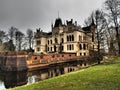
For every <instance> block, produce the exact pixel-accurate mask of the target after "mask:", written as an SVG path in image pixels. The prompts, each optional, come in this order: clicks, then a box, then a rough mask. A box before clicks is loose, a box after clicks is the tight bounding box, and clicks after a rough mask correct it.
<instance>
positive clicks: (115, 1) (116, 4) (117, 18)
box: [104, 0, 120, 55]
mask: <svg viewBox="0 0 120 90" xmlns="http://www.w3.org/2000/svg"><path fill="white" fill-rule="evenodd" d="M104 5H105V9H106V10H107V11H108V13H107V15H108V17H109V19H110V20H111V21H112V23H113V25H114V27H115V31H116V40H117V43H118V54H119V55H120V31H119V22H120V0H107V1H105V3H104Z"/></svg>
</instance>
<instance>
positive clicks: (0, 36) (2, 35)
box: [0, 30, 6, 45]
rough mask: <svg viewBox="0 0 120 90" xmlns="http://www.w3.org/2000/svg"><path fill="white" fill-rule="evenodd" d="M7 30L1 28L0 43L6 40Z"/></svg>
mask: <svg viewBox="0 0 120 90" xmlns="http://www.w3.org/2000/svg"><path fill="white" fill-rule="evenodd" d="M5 36H6V35H5V32H4V31H2V30H0V44H1V45H2V43H3V41H4V38H5Z"/></svg>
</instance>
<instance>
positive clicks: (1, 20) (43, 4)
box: [0, 0, 105, 32]
mask: <svg viewBox="0 0 120 90" xmlns="http://www.w3.org/2000/svg"><path fill="white" fill-rule="evenodd" d="M104 1H105V0H0V29H1V30H8V29H9V28H10V27H11V26H15V27H17V28H19V30H21V31H24V32H25V30H27V29H28V28H30V29H33V30H34V31H35V29H36V28H41V29H42V30H43V31H46V32H47V31H51V22H53V23H54V21H55V19H56V18H57V17H58V11H59V16H60V18H61V19H62V21H63V22H64V21H66V20H70V19H71V18H72V19H73V20H74V21H78V24H79V25H83V23H84V20H85V19H86V18H87V17H88V16H89V15H90V13H91V12H92V11H93V10H95V9H98V8H101V7H102V4H103V2H104Z"/></svg>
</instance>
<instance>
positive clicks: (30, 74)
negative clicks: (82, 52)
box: [0, 62, 81, 90]
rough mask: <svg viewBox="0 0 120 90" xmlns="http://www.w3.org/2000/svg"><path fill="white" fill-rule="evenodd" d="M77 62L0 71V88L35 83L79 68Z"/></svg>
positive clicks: (0, 89)
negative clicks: (40, 67)
mask: <svg viewBox="0 0 120 90" xmlns="http://www.w3.org/2000/svg"><path fill="white" fill-rule="evenodd" d="M80 68H81V66H80V64H79V63H78V62H71V63H61V64H55V65H50V66H48V67H46V68H44V69H38V70H34V71H20V72H5V71H4V72H3V71H0V90H4V89H7V88H13V87H17V86H22V85H26V84H31V83H35V82H38V81H42V80H45V79H48V78H52V77H56V76H59V75H62V74H66V73H69V72H72V71H76V70H78V69H80Z"/></svg>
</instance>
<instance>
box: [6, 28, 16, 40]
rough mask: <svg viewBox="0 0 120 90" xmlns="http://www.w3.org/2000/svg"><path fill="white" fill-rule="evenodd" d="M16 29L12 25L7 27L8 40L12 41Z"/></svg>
mask: <svg viewBox="0 0 120 90" xmlns="http://www.w3.org/2000/svg"><path fill="white" fill-rule="evenodd" d="M16 30H17V29H16V28H15V27H13V26H12V27H11V28H10V29H9V31H8V36H9V37H10V40H12V41H14V40H13V39H14V36H15V31H16Z"/></svg>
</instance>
